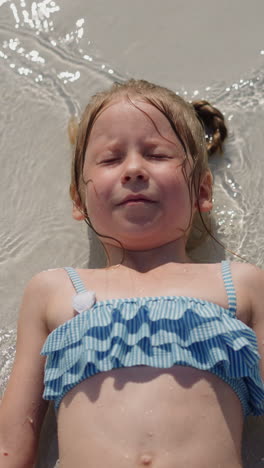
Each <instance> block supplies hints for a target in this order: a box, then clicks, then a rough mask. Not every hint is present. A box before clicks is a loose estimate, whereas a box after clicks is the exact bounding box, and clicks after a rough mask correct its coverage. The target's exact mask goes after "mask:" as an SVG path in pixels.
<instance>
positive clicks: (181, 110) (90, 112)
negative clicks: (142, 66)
mask: <svg viewBox="0 0 264 468" xmlns="http://www.w3.org/2000/svg"><path fill="white" fill-rule="evenodd" d="M135 96H136V97H139V98H140V99H142V100H144V101H145V102H147V103H149V104H151V105H153V106H154V107H156V108H157V109H158V110H159V111H160V112H162V114H163V115H164V116H165V117H166V118H167V119H168V121H169V122H170V125H171V127H172V129H173V131H174V132H175V134H176V136H177V138H178V139H179V140H180V142H181V144H182V146H183V148H184V151H185V155H186V161H185V163H184V164H183V173H184V174H186V173H185V164H186V162H187V161H188V157H191V158H192V161H193V164H192V167H193V170H192V173H191V176H190V177H189V179H187V177H186V182H187V184H188V188H189V193H190V197H192V196H193V193H194V195H195V196H196V197H197V194H198V190H199V184H200V181H201V177H202V176H203V174H204V173H205V172H206V171H207V170H208V156H209V155H211V154H213V153H215V152H217V151H220V152H221V151H222V145H223V141H224V139H225V138H226V136H227V128H226V126H225V122H224V116H223V114H222V113H221V112H220V111H219V110H218V109H216V108H215V107H213V106H211V105H210V104H209V103H208V102H207V101H202V100H201V101H195V102H193V103H189V102H187V101H185V100H184V99H183V98H181V97H180V96H178V95H177V94H175V93H174V92H173V91H171V90H169V89H167V88H165V87H163V86H158V85H155V84H153V83H149V82H148V81H145V80H134V79H131V80H128V81H126V82H124V83H114V84H113V85H112V86H111V88H110V89H108V90H106V91H102V92H99V93H97V94H96V95H95V96H93V97H92V98H91V100H90V102H89V104H88V105H87V107H86V108H85V110H84V113H83V115H82V118H81V120H80V123H79V125H78V128H77V126H75V125H74V122H73V121H72V122H71V125H70V130H69V137H70V139H71V142H72V143H73V144H74V145H75V151H74V156H73V160H72V172H71V185H70V195H71V198H72V199H73V200H75V198H76V194H77V196H78V197H79V198H80V200H81V199H82V197H81V192H80V184H81V182H82V181H83V166H84V161H85V154H86V149H87V145H88V143H89V136H90V133H91V130H92V127H93V124H94V122H95V120H96V118H97V116H98V114H99V113H100V111H101V110H102V109H103V108H104V107H106V106H107V105H108V104H109V103H110V102H111V101H113V100H116V99H118V98H122V97H124V98H127V99H128V100H131V98H133V97H135ZM132 104H133V103H132ZM85 213H86V212H85ZM86 215H87V219H88V220H89V218H88V214H87V213H86ZM91 227H92V226H91ZM208 233H210V217H209V216H206V215H204V214H202V213H201V212H199V209H198V212H197V213H196V214H195V216H194V219H193V222H192V226H191V232H190V235H189V237H188V241H187V246H186V248H187V250H191V249H193V248H194V247H196V245H198V244H200V243H201V242H202V241H203V240H204V239H205V237H206V236H207V234H208Z"/></svg>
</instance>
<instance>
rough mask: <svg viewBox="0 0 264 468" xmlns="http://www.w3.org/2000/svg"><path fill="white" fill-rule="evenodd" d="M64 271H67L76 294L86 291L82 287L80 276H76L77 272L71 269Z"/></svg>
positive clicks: (67, 268)
mask: <svg viewBox="0 0 264 468" xmlns="http://www.w3.org/2000/svg"><path fill="white" fill-rule="evenodd" d="M64 270H66V271H67V273H68V275H69V278H70V280H71V282H72V284H73V286H74V288H75V290H76V292H77V293H82V292H85V291H87V289H86V287H85V286H84V284H83V282H82V280H81V278H80V276H79V275H78V273H77V271H76V270H75V269H74V268H71V267H65V268H64Z"/></svg>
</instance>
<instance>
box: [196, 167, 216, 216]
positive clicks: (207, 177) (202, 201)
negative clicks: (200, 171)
mask: <svg viewBox="0 0 264 468" xmlns="http://www.w3.org/2000/svg"><path fill="white" fill-rule="evenodd" d="M212 186H213V177H212V173H211V171H210V170H209V169H208V170H207V171H206V172H205V173H204V175H203V176H202V180H201V183H200V187H199V193H198V199H197V201H196V206H197V205H199V208H200V211H201V212H202V213H206V212H208V211H211V209H212V208H213V202H212Z"/></svg>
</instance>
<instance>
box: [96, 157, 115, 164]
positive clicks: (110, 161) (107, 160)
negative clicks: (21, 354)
mask: <svg viewBox="0 0 264 468" xmlns="http://www.w3.org/2000/svg"><path fill="white" fill-rule="evenodd" d="M118 161H120V158H108V159H103V160H102V161H100V162H99V164H114V163H117V162H118Z"/></svg>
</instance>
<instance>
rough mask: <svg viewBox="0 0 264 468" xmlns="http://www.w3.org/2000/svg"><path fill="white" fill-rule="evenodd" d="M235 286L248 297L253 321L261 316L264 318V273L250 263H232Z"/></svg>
mask: <svg viewBox="0 0 264 468" xmlns="http://www.w3.org/2000/svg"><path fill="white" fill-rule="evenodd" d="M231 269H232V276H233V279H234V283H235V286H236V287H237V288H239V289H240V290H242V291H243V292H244V294H246V295H247V297H248V300H249V305H250V309H251V315H252V320H254V318H256V316H259V315H260V314H261V315H262V316H263V317H264V313H263V303H264V271H263V270H262V269H261V268H259V267H257V266H256V265H252V264H250V263H239V262H232V263H231Z"/></svg>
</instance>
